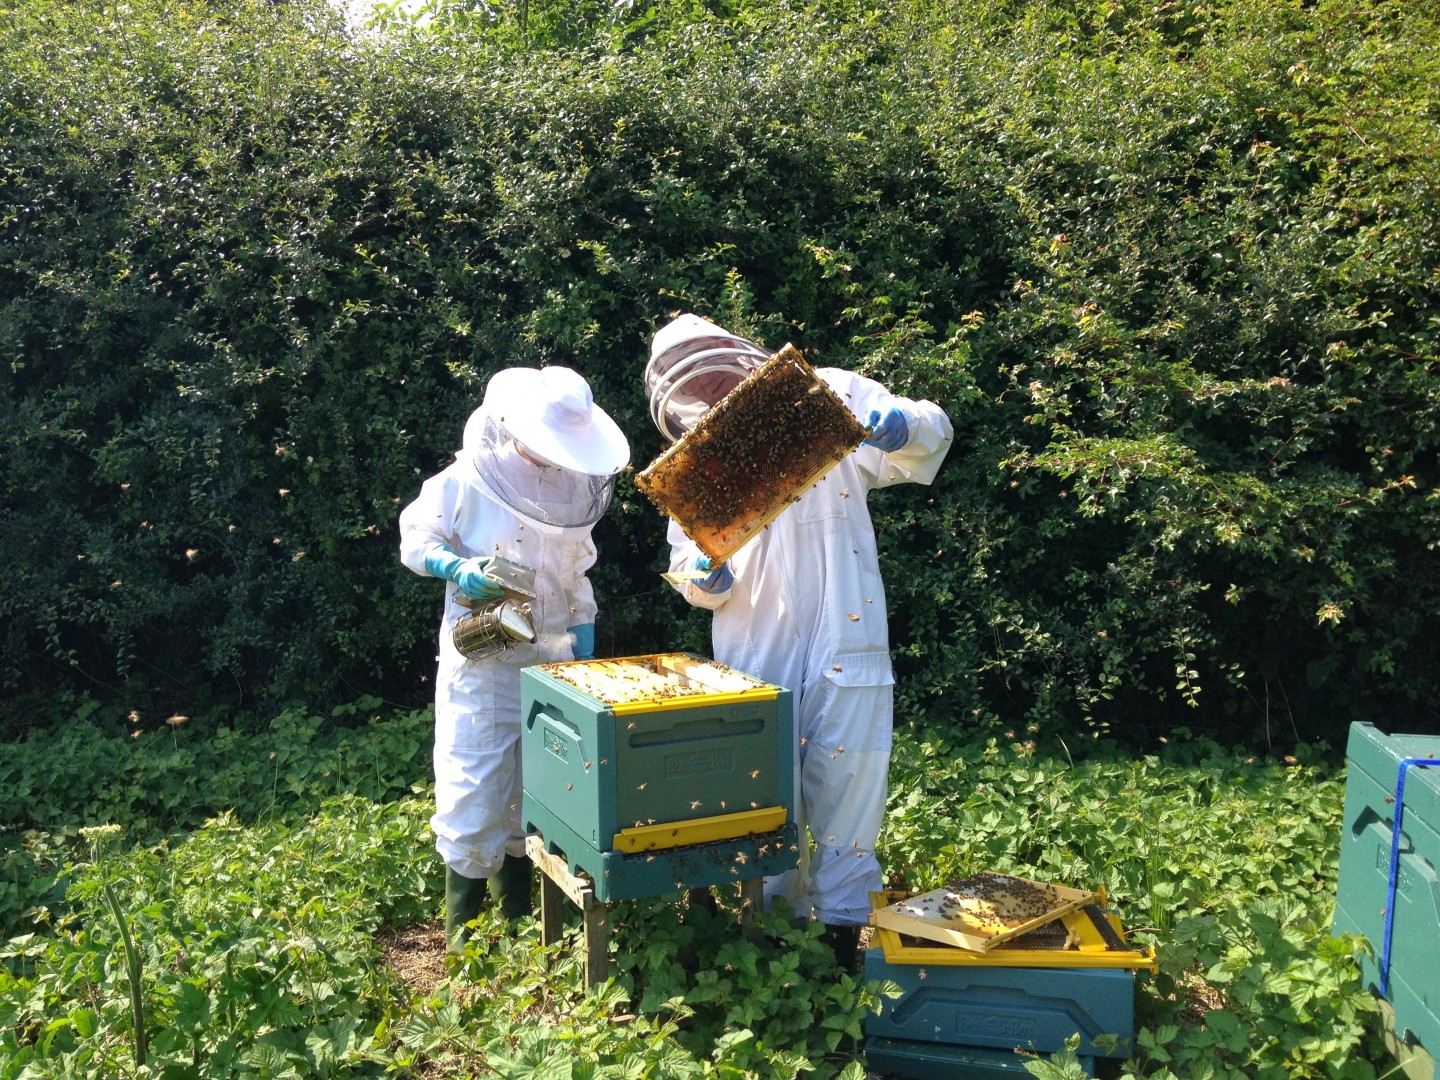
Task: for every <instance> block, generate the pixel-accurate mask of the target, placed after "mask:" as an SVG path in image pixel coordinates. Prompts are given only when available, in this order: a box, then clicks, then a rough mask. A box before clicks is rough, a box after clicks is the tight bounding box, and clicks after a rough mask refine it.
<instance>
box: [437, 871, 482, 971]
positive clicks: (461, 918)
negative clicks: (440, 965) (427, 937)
mask: <svg viewBox="0 0 1440 1080" xmlns="http://www.w3.org/2000/svg"><path fill="white" fill-rule="evenodd" d="M487 889H488V882H487V880H486V879H485V878H468V877H465V876H464V875H463V874H457V873H456V872H455V871H454V870H451V869H450V867H448V866H447V867H446V868H445V949H446V951H447V952H452V953H458V952H461V951H462V950H463V949H464V948H465V942H466V940H467V939H468V938H469V937H470V929H469V927H467V926H466V925H465V924H466V923H468V922H470V921H471V920H472V919H474V918H476V917H477V916H478V915H479V914H480V909H481V908H483V907H484V906H485V894H486V891H487Z"/></svg>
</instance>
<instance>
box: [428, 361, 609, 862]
mask: <svg viewBox="0 0 1440 1080" xmlns="http://www.w3.org/2000/svg"><path fill="white" fill-rule="evenodd" d="M516 372H522V373H524V374H522V375H520V376H517V375H516ZM548 372H549V373H548V374H546V375H544V376H543V377H542V373H541V372H540V371H535V370H533V369H509V370H507V371H504V372H501V373H498V374H497V375H496V376H495V377H494V378H493V379H492V381H491V383H490V388H489V389H488V390H487V394H486V399H485V403H484V404H482V405H481V406H480V408H479V409H477V410H476V411H475V412H474V414H472V416H471V417H470V421H469V422H468V423H467V424H466V426H465V437H464V443H463V446H462V449H461V451H460V453H459V454H458V455H456V459H455V461H454V462H453V463H451V464H450V465H449V466H448V467H447V468H445V469H444V470H442V471H441V472H439V473H438V474H436V475H435V476H433V477H431V478H430V479H429V480H427V481H425V483H424V485H423V486H422V487H421V489H420V494H419V496H418V497H417V498H416V499H415V501H414V502H412V503H411V504H410V505H409V506H407V507H406V508H405V509H404V510H403V511H402V512H401V514H400V559H401V562H403V563H404V564H405V565H406V566H407V567H409V568H410V569H411V570H413V571H415V573H417V574H425V573H426V568H425V560H426V556H427V554H430V553H431V552H432V551H433V550H434V547H435V545H437V544H438V545H443V546H444V547H445V548H446V549H448V550H449V551H451V552H453V553H454V554H456V555H458V556H460V557H461V558H470V557H473V556H482V555H492V556H493V555H498V556H500V557H501V558H504V559H507V560H509V561H511V562H515V563H520V564H521V565H524V566H528V567H531V568H533V569H534V571H535V588H536V593H537V595H536V597H535V598H534V599H533V600H531V601H529V603H530V608H531V622H532V623H533V625H534V628H535V635H536V636H535V640H534V642H533V643H529V644H527V643H517V644H515V645H514V646H513V647H512V648H511V649H509V650H507V651H506V652H504V653H502V654H500V655H498V656H493V657H489V658H486V659H480V660H467V659H466V658H465V657H464V656H462V655H461V654H460V652H459V651H458V650H457V649H456V647H455V642H454V639H453V631H454V627H455V623H456V622H457V621H458V620H460V619H461V618H463V617H464V616H465V615H467V614H468V613H469V610H470V609H469V608H466V607H464V606H462V605H461V604H460V603H459V598H458V592H457V588H456V586H455V584H454V582H447V583H446V587H445V608H444V614H443V616H442V618H441V623H440V637H439V640H440V655H439V658H438V660H439V664H438V671H437V674H436V680H435V752H434V757H435V815H434V816H433V817H432V818H431V819H430V824H431V826H432V828H433V829H434V832H435V846H436V849H437V850H438V851H439V852H440V856H441V858H443V859H444V860H445V865H446V866H448V867H450V868H451V869H452V870H454V871H456V872H457V873H459V874H461V875H463V876H465V877H468V878H488V877H490V876H491V875H492V874H494V872H495V871H496V870H498V869H499V867H500V864H501V862H502V861H503V859H504V856H505V855H506V853H507V852H508V853H509V854H510V855H513V856H516V857H520V856H523V855H524V853H525V842H524V833H523V829H522V825H523V823H522V822H521V820H520V797H521V780H522V778H521V768H520V753H519V739H520V669H521V668H523V667H526V666H528V665H531V664H544V663H552V662H555V661H562V660H572V659H574V653H573V644H574V635H572V634H571V632H570V628H571V627H577V626H581V625H584V624H593V623H594V621H595V596H594V592H593V590H592V588H591V585H590V581H589V579H588V578H587V577H586V571H588V570H589V569H590V567H592V566H593V565H594V564H595V556H596V552H595V545H594V543H593V542H592V540H591V529H592V527H593V522H594V520H595V518H598V516H599V515H600V514H601V513H603V512H604V507H605V504H606V503H608V501H609V500H608V494H603V495H601V496H600V497H599V498H598V499H597V496H596V490H597V477H596V476H594V475H590V474H587V473H584V472H580V471H577V470H576V469H574V468H562V467H558V466H551V467H548V468H541V467H540V466H539V465H537V464H535V463H534V461H533V460H531V459H530V458H527V457H526V456H525V455H521V454H520V452H519V449H518V447H517V445H516V442H515V440H514V438H513V437H511V436H510V435H508V434H507V431H508V430H519V431H524V432H526V433H527V435H528V436H529V439H530V442H529V445H530V446H532V447H533V446H534V445H535V444H537V443H538V444H540V445H541V446H542V447H543V448H544V449H545V451H546V452H547V453H548V454H550V455H552V457H554V458H557V459H566V460H571V463H572V464H575V465H579V464H581V463H582V462H583V457H574V458H573V459H571V452H572V451H573V452H575V453H577V454H580V455H589V456H591V457H592V458H593V459H595V460H596V461H599V462H600V465H599V466H598V472H599V474H600V476H601V478H602V479H603V477H606V476H613V474H614V473H615V472H618V471H619V469H620V468H622V467H623V466H624V464H625V462H626V461H627V460H628V459H629V449H628V446H627V445H626V443H625V440H624V437H623V436H622V435H621V434H620V433H619V429H618V428H615V427H614V424H613V422H612V421H610V419H609V417H608V416H606V415H605V414H604V413H603V410H601V409H600V408H599V407H598V406H594V405H593V403H592V402H591V401H590V400H589V397H588V388H586V389H584V390H583V391H581V390H578V389H577V386H578V385H579V384H575V379H578V376H575V377H574V378H569V377H570V376H573V373H572V372H568V371H564V372H562V373H560V374H559V375H557V374H555V369H548ZM567 379H568V381H566V380H567ZM547 388H548V389H547ZM567 392H568V394H569V395H570V397H569V398H568V399H566V398H564V394H565V393H567ZM547 393H552V394H553V395H555V400H549V399H547V398H546V394H547ZM565 400H569V401H571V402H572V403H573V404H574V405H575V408H574V409H572V410H571V411H572V412H574V413H576V414H578V415H576V416H572V417H571V418H570V419H571V421H573V423H570V430H564V423H565V422H567V421H564V417H563V416H560V417H559V418H557V416H558V414H557V409H561V408H562V406H563V405H564V401H565ZM557 402H559V403H558V404H557ZM562 411H563V410H562ZM553 431H559V432H560V434H559V436H558V437H556V438H554V439H552V438H550V434H551V433H553ZM516 507H521V508H524V509H516ZM547 508H549V509H550V510H551V511H554V513H553V514H552V515H551V518H550V520H537V518H536V517H532V516H530V514H527V513H526V512H525V510H528V511H530V513H533V514H536V515H544V514H545V513H546V510H547ZM577 515H578V516H577ZM557 521H566V522H576V521H583V522H584V524H579V525H559V524H556V522H557Z"/></svg>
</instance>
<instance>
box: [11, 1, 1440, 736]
mask: <svg viewBox="0 0 1440 1080" xmlns="http://www.w3.org/2000/svg"><path fill="white" fill-rule="evenodd" d="M429 15H431V16H433V18H431V20H430V21H429V22H428V23H426V24H424V25H411V24H408V23H406V22H405V21H404V19H403V18H401V17H400V16H399V14H398V12H397V13H394V14H392V16H391V17H390V18H389V20H388V22H387V23H386V24H385V25H384V26H383V27H382V29H381V30H379V31H377V32H374V33H362V32H359V31H354V30H350V29H347V28H346V27H345V26H344V25H343V23H342V22H341V20H340V17H339V16H338V14H336V13H335V12H334V11H332V10H330V9H328V8H325V7H324V6H322V5H319V4H318V3H313V2H300V3H292V4H283V5H274V4H263V3H258V2H250V0H245V2H240V3H234V4H225V5H218V6H216V5H211V6H199V7H197V6H188V5H182V4H177V3H174V2H173V0H143V2H141V3H137V4H131V5H127V6H126V7H124V8H96V7H93V6H92V7H84V6H75V5H68V4H61V3H57V2H55V0H22V2H19V3H17V4H13V5H12V6H11V7H10V9H8V11H7V17H6V19H5V20H3V29H0V35H3V38H0V87H3V92H0V102H3V105H0V110H3V111H0V118H3V127H4V130H5V132H6V138H5V139H4V140H3V141H0V296H4V297H5V299H4V301H3V302H0V356H3V363H0V390H3V392H0V419H3V421H4V423H3V425H0V430H3V431H4V432H5V434H4V435H3V436H0V438H3V440H4V442H3V453H0V506H3V510H0V521H3V523H4V529H3V532H0V557H3V559H4V560H5V563H6V565H7V567H8V568H9V570H8V572H7V574H6V576H5V579H4V582H3V584H0V615H3V617H4V618H3V625H4V630H3V636H0V683H3V685H4V686H5V687H6V690H7V700H6V704H5V706H4V708H5V712H6V715H7V717H8V718H9V720H10V722H11V723H12V724H18V725H22V726H24V725H29V724H31V723H36V722H39V723H45V722H48V719H49V718H51V717H54V716H60V715H64V712H65V710H66V709H67V708H68V707H69V705H68V704H62V705H61V706H60V708H59V709H58V710H54V711H52V710H51V709H50V706H49V705H48V704H47V702H48V701H49V700H62V701H67V702H69V703H73V702H75V701H77V700H78V699H79V696H80V695H82V694H85V693H90V694H94V695H97V696H98V697H99V698H100V699H102V700H104V701H106V702H113V703H116V704H118V705H119V706H121V707H122V708H124V709H126V710H128V709H138V710H140V711H141V712H142V713H145V714H157V713H158V714H161V715H163V714H165V713H168V712H172V711H184V712H186V713H188V714H192V715H201V714H205V713H208V712H210V711H215V710H233V709H234V708H235V707H236V706H237V705H238V706H239V707H241V708H252V707H259V708H260V709H261V710H262V711H269V712H272V713H273V712H274V711H277V710H278V709H279V708H283V707H284V706H285V705H286V704H288V703H292V702H296V701H306V702H308V703H310V704H311V707H314V708H319V709H324V708H327V707H329V706H330V705H333V704H337V703H340V702H343V701H347V700H351V699H353V698H354V697H355V696H356V695H358V694H360V693H374V694H377V695H378V696H383V697H386V698H388V699H389V700H392V701H398V702H402V703H405V704H418V702H419V700H420V698H422V697H423V696H424V694H425V690H424V683H423V678H424V676H425V675H426V674H427V673H428V671H429V670H430V667H431V663H432V657H433V651H432V637H433V633H434V630H433V625H434V619H435V606H436V602H437V601H436V593H435V590H434V589H433V588H431V587H430V585H429V584H427V583H426V582H424V581H422V580H420V579H417V578H414V577H413V576H412V575H408V574H406V573H405V572H404V571H402V570H400V569H399V568H398V564H397V562H396V560H395V557H394V546H395V545H394V532H393V524H394V521H395V517H396V513H397V510H398V507H399V505H401V504H403V503H404V501H406V500H407V499H408V498H410V497H411V495H412V494H413V493H414V491H415V490H416V488H417V487H418V484H419V482H420V480H421V478H422V477H423V476H425V475H427V474H429V473H431V472H433V471H434V470H435V469H436V468H437V467H439V466H440V465H441V464H443V462H444V461H445V460H446V459H447V458H448V456H449V455H450V454H451V453H452V452H453V451H454V449H455V448H456V445H457V443H458V436H459V432H460V429H461V425H462V422H463V419H464V417H465V415H466V414H467V412H468V411H469V410H470V409H471V408H472V407H473V405H474V404H475V402H476V399H477V397H478V396H479V394H480V392H481V389H482V387H483V383H484V380H485V378H486V377H487V376H488V374H489V373H491V372H493V371H494V370H496V369H498V368H500V367H502V366H507V365H510V364H543V363H565V364H569V365H571V366H573V367H575V368H577V369H578V370H580V371H581V372H582V373H583V374H585V375H586V376H587V377H588V378H589V379H590V381H591V382H592V384H593V385H594V387H595V390H596V394H597V398H598V400H600V402H601V403H602V404H603V405H605V407H606V408H607V409H609V410H610V411H611V412H612V413H613V414H614V415H615V416H616V417H617V419H619V421H620V422H621V424H622V426H623V427H624V428H625V430H626V431H627V432H628V433H629V435H630V437H631V441H632V447H633V451H634V458H635V462H636V464H637V465H643V464H644V463H645V462H647V461H648V460H649V459H650V458H651V457H652V456H653V455H654V454H655V453H656V452H657V451H658V450H659V443H658V436H657V435H656V434H655V433H654V432H653V431H652V430H651V426H650V424H649V422H648V419H647V417H646V412H645V408H644V403H643V402H642V400H641V390H640V385H639V378H638V375H639V370H640V364H641V361H642V359H643V357H644V355H645V353H646V343H647V340H648V336H649V334H650V333H651V332H652V331H653V329H654V328H655V327H656V326H657V325H658V324H659V323H660V322H661V321H663V319H664V318H665V317H666V316H667V314H668V313H669V312H671V311H673V310H676V309H680V308H692V309H696V310H699V311H701V312H702V313H704V314H708V315H712V316H714V317H716V318H717V319H719V320H720V321H722V322H726V323H729V324H731V325H732V326H734V327H735V328H736V329H738V330H741V331H743V332H746V333H749V334H751V335H753V336H755V337H757V338H759V339H761V340H764V341H766V342H769V343H771V344H779V343H780V342H782V341H783V340H786V339H790V340H794V341H795V342H796V343H797V344H798V345H799V346H800V347H801V348H802V349H803V350H804V351H805V352H806V353H807V355H809V356H810V357H811V358H812V359H814V360H816V361H819V362H822V363H833V364H839V365H843V366H850V367H855V368H859V369H861V370H864V371H866V372H868V373H871V374H875V375H877V376H878V377H880V378H882V379H883V380H884V381H886V382H887V383H888V384H890V385H891V386H892V387H893V388H894V389H896V390H897V391H899V392H904V393H909V394H913V395H919V396H928V397H930V398H932V399H933V400H936V401H938V402H940V403H941V404H942V405H943V406H944V407H945V408H946V409H947V411H948V412H949V413H950V414H951V416H952V418H953V419H954V420H955V422H956V426H957V431H958V435H957V441H956V445H955V447H954V450H953V451H952V456H951V461H950V462H949V464H948V466H947V467H946V469H945V470H943V472H942V475H941V477H940V479H939V480H938V481H937V483H936V484H935V486H934V487H933V488H932V489H930V490H929V491H926V492H919V491H917V490H916V489H913V488H899V489H895V490H893V491H890V492H886V493H882V497H879V498H877V499H876V500H875V510H876V519H877V526H878V527H879V529H880V532H881V538H882V545H883V557H884V561H885V566H886V571H887V577H888V580H889V581H890V583H891V594H892V596H891V598H892V608H893V620H892V621H893V626H892V639H893V642H894V645H895V648H896V653H897V660H898V663H899V667H900V675H901V684H900V697H901V705H902V711H903V714H904V715H905V716H906V718H907V719H916V720H921V721H925V722H927V723H944V722H948V721H950V720H952V719H953V718H955V717H965V718H967V719H966V721H965V722H966V723H967V724H971V725H980V726H983V727H985V728H987V729H988V730H991V731H992V732H993V733H995V734H998V733H999V732H1000V731H1001V730H1003V729H1004V728H1005V727H1007V726H1009V725H1011V724H1016V723H1021V724H1023V723H1032V722H1036V723H1041V724H1044V725H1046V726H1047V727H1051V728H1053V727H1056V726H1064V727H1066V728H1068V729H1070V730H1076V729H1077V728H1080V727H1087V728H1089V729H1091V730H1095V731H1100V732H1102V733H1103V732H1109V733H1112V734H1114V735H1116V736H1119V737H1122V738H1125V739H1127V740H1132V741H1135V742H1138V743H1140V744H1141V745H1145V746H1149V745H1153V739H1154V738H1155V737H1156V736H1159V735H1163V734H1165V733H1166V732H1167V731H1168V730H1169V729H1170V728H1173V727H1175V726H1177V725H1182V726H1188V727H1190V728H1192V729H1195V730H1202V731H1206V732H1208V733H1211V734H1214V735H1216V736H1218V737H1220V738H1221V739H1223V740H1225V741H1234V742H1251V741H1254V742H1257V743H1264V744H1266V745H1267V746H1274V745H1276V744H1285V745H1289V744H1290V743H1293V742H1296V741H1301V740H1304V739H1308V738H1312V737H1315V736H1321V737H1325V736H1329V737H1331V738H1332V740H1333V738H1334V737H1335V736H1336V734H1337V733H1338V732H1339V731H1340V730H1342V729H1343V727H1344V725H1345V724H1346V723H1348V721H1349V720H1350V719H1352V718H1354V717H1355V716H1356V715H1364V714H1366V713H1367V710H1368V711H1373V712H1383V713H1384V714H1385V715H1386V716H1388V717H1392V718H1393V720H1394V723H1395V724H1396V725H1397V726H1398V727H1402V728H1405V729H1408V730H1428V729H1429V728H1431V727H1433V725H1434V723H1435V716H1436V708H1435V706H1436V701H1435V687H1434V683H1433V680H1431V679H1430V678H1429V675H1428V673H1429V672H1431V671H1433V670H1434V669H1435V666H1436V663H1437V660H1440V657H1437V655H1436V652H1435V650H1436V648H1437V645H1436V639H1435V637H1434V635H1433V634H1429V633H1427V631H1426V620H1427V617H1428V614H1429V612H1430V611H1431V610H1433V609H1434V607H1435V605H1436V599H1437V586H1440V583H1437V579H1436V576H1435V560H1434V558H1433V557H1432V556H1433V553H1434V547H1435V544H1436V541H1437V516H1436V514H1435V511H1434V494H1435V491H1436V490H1440V488H1437V484H1440V480H1437V476H1436V413H1435V409H1436V405H1435V402H1436V401H1437V394H1436V386H1435V377H1436V370H1437V368H1436V356H1437V354H1436V348H1437V334H1440V322H1437V317H1436V315H1435V311H1436V301H1437V299H1440V286H1437V282H1440V240H1437V237H1440V230H1437V229H1436V228H1435V223H1436V221H1437V218H1440V215H1437V212H1436V211H1437V187H1436V184H1435V176H1436V175H1440V169H1437V167H1436V166H1437V161H1436V153H1437V151H1436V146H1437V145H1440V140H1437V138H1436V134H1437V131H1436V128H1437V124H1440V117H1437V115H1436V113H1435V110H1434V107H1433V104H1432V102H1431V100H1430V95H1429V87H1432V86H1433V85H1434V84H1435V81H1436V78H1437V75H1440V59H1437V56H1436V47H1435V44H1434V43H1435V42H1436V41H1437V40H1440V33H1437V30H1440V28H1437V26H1436V24H1435V18H1436V16H1435V13H1434V11H1433V10H1431V9H1430V8H1429V7H1427V6H1426V5H1416V4H1403V3H1399V2H1385V3H1380V4H1376V5H1371V6H1370V7H1369V8H1367V9H1366V10H1365V11H1364V12H1362V13H1359V14H1357V13H1356V12H1355V11H1354V10H1353V8H1352V7H1351V6H1349V5H1344V4H1340V3H1338V2H1337V0H1319V2H1317V3H1313V4H1305V5H1297V4H1291V3H1288V2H1285V0H1222V2H1219V3H1212V4H1198V3H1195V4H1180V5H1162V6H1160V7H1152V8H1146V7H1141V6H1137V5H1133V4H1125V3H1111V4H1105V5H1099V6H1096V5H1088V6H1087V5H1077V4H1073V3H1070V2H1069V0H1049V2H1047V3H1041V4H1025V5H1016V4H1003V3H1002V4H994V3H981V2H977V0H947V2H946V3H942V4H931V3H925V4H920V3H900V4H894V5H890V6H889V7H888V8H887V9H886V10H885V11H884V12H883V14H882V13H880V12H878V11H872V10H870V9H869V8H867V7H866V6H865V5H859V4H850V3H843V4H825V5H814V6H805V5H802V4H792V3H788V2H785V0H774V2H766V3H744V4H738V3H737V4H708V5H707V4H702V3H698V2H697V3H694V4H679V5H671V4H666V5H660V4H650V3H634V4H619V5H593V4H592V5H584V4H582V5H569V4H557V3H552V2H548V0H547V2H535V3H525V4H510V3H494V4H489V5H463V6H462V5H458V4H441V3H437V4H436V5H435V6H434V7H433V9H432V10H430V11H429ZM662 526H663V522H662V521H661V520H660V518H659V515H658V514H656V513H655V512H654V510H653V508H651V507H650V506H649V505H648V503H646V501H645V500H644V499H643V498H641V497H640V496H638V495H637V494H636V492H635V491H634V489H633V487H632V486H631V485H630V484H629V482H628V481H627V482H626V483H624V484H622V490H621V492H620V496H619V498H618V499H617V503H616V507H615V509H614V510H613V511H612V513H611V514H610V515H609V516H608V517H607V518H606V519H605V520H604V521H603V522H602V524H601V527H600V529H599V530H598V533H597V536H598V540H599V543H600V546H601V551H602V563H601V567H600V568H599V570H598V571H597V575H596V576H597V581H598V583H599V586H600V591H601V593H602V603H603V613H602V619H601V626H600V628H599V629H600V635H599V636H600V647H601V649H602V650H608V651H612V652H615V653H637V652H644V651H650V650H652V649H654V648H658V647H673V646H675V645H689V646H691V647H697V648H702V649H703V647H704V642H705V636H704V635H705V623H704V621H703V616H699V615H696V614H694V613H692V612H688V611H686V610H685V609H684V608H683V605H682V604H681V603H680V602H679V601H678V599H676V598H675V597H673V596H672V595H671V594H670V593H669V592H667V591H664V587H663V586H662V585H660V584H659V583H658V582H657V581H656V578H655V575H654V571H655V570H656V569H657V568H658V566H659V565H660V562H661V561H662V559H663V548H664V541H663V528H662ZM47 694H48V695H49V696H48V698H47ZM66 695H68V697H67V696H66Z"/></svg>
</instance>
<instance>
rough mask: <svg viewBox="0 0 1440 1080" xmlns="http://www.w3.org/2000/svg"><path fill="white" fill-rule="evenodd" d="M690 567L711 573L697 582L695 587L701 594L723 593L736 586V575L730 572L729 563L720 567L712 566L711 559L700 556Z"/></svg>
mask: <svg viewBox="0 0 1440 1080" xmlns="http://www.w3.org/2000/svg"><path fill="white" fill-rule="evenodd" d="M690 565H691V566H692V567H693V568H694V569H696V570H709V571H710V572H709V573H708V574H706V575H705V576H704V577H703V578H698V579H696V581H695V587H696V588H697V589H699V590H700V591H701V592H707V593H722V592H724V591H725V590H726V589H728V588H730V586H731V585H734V584H735V575H734V574H732V573H731V572H730V564H729V563H723V562H722V563H721V564H720V565H719V566H711V565H710V559H709V557H708V556H705V555H700V556H697V557H696V559H695V561H694V562H693V563H691V564H690Z"/></svg>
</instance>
